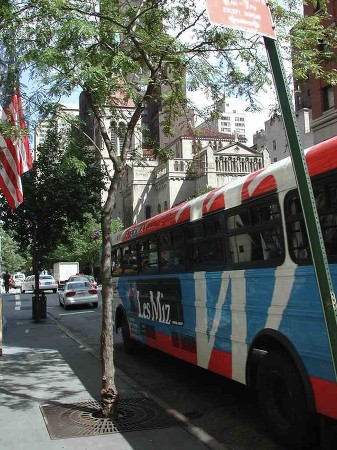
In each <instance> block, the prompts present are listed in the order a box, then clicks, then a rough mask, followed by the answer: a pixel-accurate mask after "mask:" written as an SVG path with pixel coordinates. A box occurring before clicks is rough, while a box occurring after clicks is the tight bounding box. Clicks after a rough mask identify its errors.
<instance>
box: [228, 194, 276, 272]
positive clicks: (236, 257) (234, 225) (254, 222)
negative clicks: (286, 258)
mask: <svg viewBox="0 0 337 450" xmlns="http://www.w3.org/2000/svg"><path fill="white" fill-rule="evenodd" d="M226 225H227V234H228V238H229V251H230V255H231V259H232V263H233V264H234V265H235V264H245V263H251V264H250V265H252V264H253V263H256V262H261V263H262V262H266V263H267V264H268V265H270V264H272V265H279V264H281V263H282V260H283V254H284V251H283V236H282V226H281V215H280V209H279V205H278V203H276V202H271V201H270V200H269V201H268V202H267V203H261V204H258V205H255V206H254V207H250V206H249V205H245V206H243V207H241V208H240V209H239V210H238V211H237V212H236V213H235V214H231V215H229V216H228V217H227V220H226Z"/></svg>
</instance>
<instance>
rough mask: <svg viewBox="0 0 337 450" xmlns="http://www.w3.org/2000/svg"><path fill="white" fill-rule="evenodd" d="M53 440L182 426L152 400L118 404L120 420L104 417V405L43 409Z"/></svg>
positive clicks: (85, 402) (89, 403)
mask: <svg viewBox="0 0 337 450" xmlns="http://www.w3.org/2000/svg"><path fill="white" fill-rule="evenodd" d="M40 409H41V412H42V415H43V418H44V420H45V423H46V427H47V430H48V433H49V435H50V438H51V439H67V438H72V437H83V436H97V435H100V434H111V433H124V432H127V431H140V430H152V429H156V428H166V427H171V426H181V425H182V424H181V422H179V421H178V419H176V418H175V417H173V416H172V415H170V414H168V413H167V412H166V411H165V410H164V409H162V408H161V407H160V406H158V405H157V404H156V403H155V402H154V401H153V400H151V399H149V398H124V399H120V400H119V402H118V415H117V417H116V418H105V417H102V416H101V414H100V411H101V407H100V404H99V403H98V402H97V401H95V400H93V399H88V400H83V401H80V402H77V403H57V404H48V405H41V406H40Z"/></svg>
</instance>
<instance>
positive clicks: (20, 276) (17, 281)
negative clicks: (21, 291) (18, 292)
mask: <svg viewBox="0 0 337 450" xmlns="http://www.w3.org/2000/svg"><path fill="white" fill-rule="evenodd" d="M25 278H26V276H25V274H24V273H21V272H16V273H14V274H13V276H12V280H13V282H12V287H13V288H15V289H16V288H20V287H21V285H22V282H23V281H24V279H25Z"/></svg>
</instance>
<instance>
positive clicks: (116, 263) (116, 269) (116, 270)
mask: <svg viewBox="0 0 337 450" xmlns="http://www.w3.org/2000/svg"><path fill="white" fill-rule="evenodd" d="M111 270H112V276H114V277H119V276H120V275H122V268H121V250H120V248H119V247H116V248H114V249H113V250H112V258H111Z"/></svg>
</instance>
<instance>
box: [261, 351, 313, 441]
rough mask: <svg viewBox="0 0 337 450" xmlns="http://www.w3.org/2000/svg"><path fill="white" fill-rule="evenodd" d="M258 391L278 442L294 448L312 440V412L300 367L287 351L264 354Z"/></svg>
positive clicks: (263, 411)
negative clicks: (309, 407) (300, 374)
mask: <svg viewBox="0 0 337 450" xmlns="http://www.w3.org/2000/svg"><path fill="white" fill-rule="evenodd" d="M257 395H258V402H259V406H260V409H261V412H262V415H263V417H264V419H265V421H266V423H267V425H268V428H269V429H270V430H271V432H272V433H273V435H274V436H275V438H276V439H277V440H278V441H279V442H281V443H282V444H286V445H291V446H294V447H295V448H302V447H303V446H306V445H309V444H310V443H312V441H313V439H314V435H313V415H312V413H311V412H310V411H309V409H308V406H307V401H306V397H305V392H304V388H303V385H302V381H301V379H300V376H299V374H298V371H297V369H296V367H295V365H294V364H293V363H292V361H291V360H290V359H289V358H288V357H287V355H286V354H285V353H283V352H280V351H271V352H269V353H267V354H266V355H265V356H264V357H263V358H262V360H261V362H260V364H259V367H258V371H257Z"/></svg>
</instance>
